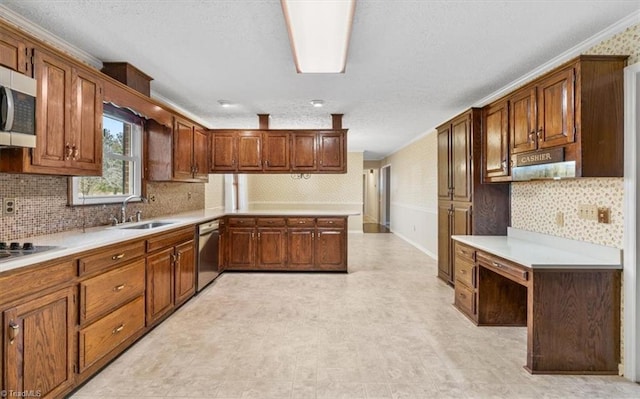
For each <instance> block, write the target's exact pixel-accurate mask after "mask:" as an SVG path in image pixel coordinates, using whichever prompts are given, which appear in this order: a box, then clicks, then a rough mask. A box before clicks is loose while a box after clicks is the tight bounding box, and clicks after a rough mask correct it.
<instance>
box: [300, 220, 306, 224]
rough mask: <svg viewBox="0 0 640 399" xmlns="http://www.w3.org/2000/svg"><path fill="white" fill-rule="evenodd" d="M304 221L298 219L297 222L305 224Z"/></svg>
mask: <svg viewBox="0 0 640 399" xmlns="http://www.w3.org/2000/svg"><path fill="white" fill-rule="evenodd" d="M305 223H306V222H305V221H304V220H298V224H305Z"/></svg>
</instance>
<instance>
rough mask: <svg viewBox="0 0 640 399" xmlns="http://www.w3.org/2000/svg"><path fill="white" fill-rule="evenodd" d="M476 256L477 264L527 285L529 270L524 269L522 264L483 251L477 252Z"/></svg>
mask: <svg viewBox="0 0 640 399" xmlns="http://www.w3.org/2000/svg"><path fill="white" fill-rule="evenodd" d="M477 258H478V265H480V266H483V267H486V268H487V269H490V270H493V271H495V272H497V273H498V274H501V275H503V276H505V277H507V278H508V279H510V280H512V281H515V282H517V283H520V284H522V285H527V281H529V272H528V271H527V270H525V269H524V267H523V266H519V265H516V264H515V263H510V262H507V261H505V260H504V259H500V258H496V257H493V256H490V255H487V254H485V253H483V252H478V257H477Z"/></svg>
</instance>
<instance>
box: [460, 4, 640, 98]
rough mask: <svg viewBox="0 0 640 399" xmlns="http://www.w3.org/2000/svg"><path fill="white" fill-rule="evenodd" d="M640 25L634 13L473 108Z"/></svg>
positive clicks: (637, 16)
mask: <svg viewBox="0 0 640 399" xmlns="http://www.w3.org/2000/svg"><path fill="white" fill-rule="evenodd" d="M639 23H640V11H636V12H633V13H631V14H629V15H627V16H626V17H624V18H622V19H621V20H619V21H618V22H616V23H614V24H613V25H611V26H609V27H607V28H605V29H604V30H602V31H600V32H598V33H596V34H595V35H593V36H591V37H590V38H588V39H587V40H585V41H583V42H581V43H578V44H577V45H575V46H573V47H571V48H570V49H569V50H567V51H565V52H564V53H562V54H560V55H558V56H557V57H554V58H552V59H550V60H549V61H547V62H545V63H544V64H542V65H540V66H539V67H537V68H535V69H533V70H532V71H530V72H529V73H527V74H525V75H524V76H522V77H520V78H518V79H516V80H514V81H513V82H511V83H509V84H508V85H506V86H504V87H502V88H501V89H498V90H497V91H495V92H493V93H491V94H489V95H488V96H486V97H484V98H482V99H480V100H479V101H476V102H475V103H473V104H472V105H471V106H472V107H483V106H485V105H487V104H489V103H491V102H493V101H495V100H497V99H499V98H500V97H502V96H504V95H505V94H508V93H510V92H511V91H513V90H515V89H517V88H519V87H520V86H523V85H524V84H525V83H528V82H530V81H532V80H534V79H535V78H537V77H538V76H540V75H542V74H543V73H545V72H548V71H550V70H551V69H553V68H555V67H557V66H559V65H560V64H562V63H564V62H566V61H569V60H570V59H572V58H575V57H577V56H579V55H580V54H583V53H584V52H585V51H587V50H589V49H590V48H592V47H593V46H595V45H597V44H600V43H602V42H603V41H605V40H607V39H610V38H611V37H613V36H614V35H616V34H618V33H621V32H623V31H624V30H625V29H627V28H629V27H631V26H633V25H637V24H639Z"/></svg>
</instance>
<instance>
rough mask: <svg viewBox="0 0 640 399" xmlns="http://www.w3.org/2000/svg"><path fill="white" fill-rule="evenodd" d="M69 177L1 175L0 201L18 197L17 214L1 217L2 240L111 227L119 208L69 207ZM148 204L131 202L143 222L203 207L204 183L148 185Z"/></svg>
mask: <svg viewBox="0 0 640 399" xmlns="http://www.w3.org/2000/svg"><path fill="white" fill-rule="evenodd" d="M67 182H68V178H66V177H61V176H39V175H17V174H6V173H0V198H15V199H16V211H15V215H11V216H5V215H0V241H11V240H20V239H24V238H28V237H33V236H38V235H43V234H52V233H58V232H61V231H67V230H74V229H80V228H82V226H83V224H84V225H85V226H86V227H93V226H100V225H105V224H108V222H109V216H110V215H119V212H120V205H119V204H111V205H91V206H69V205H67ZM147 196H148V197H149V198H150V201H149V202H148V203H130V204H129V205H128V207H127V208H128V211H129V214H135V211H137V210H141V211H142V216H143V218H144V219H148V218H154V217H160V216H163V215H169V214H174V213H179V212H187V211H191V210H197V209H203V208H204V184H202V183H174V182H171V183H148V184H147Z"/></svg>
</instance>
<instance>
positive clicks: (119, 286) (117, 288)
mask: <svg viewBox="0 0 640 399" xmlns="http://www.w3.org/2000/svg"><path fill="white" fill-rule="evenodd" d="M126 286H127V285H126V284H120V285H116V286H115V287H113V292H118V291H122V290H123V289H124V287H126Z"/></svg>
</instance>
